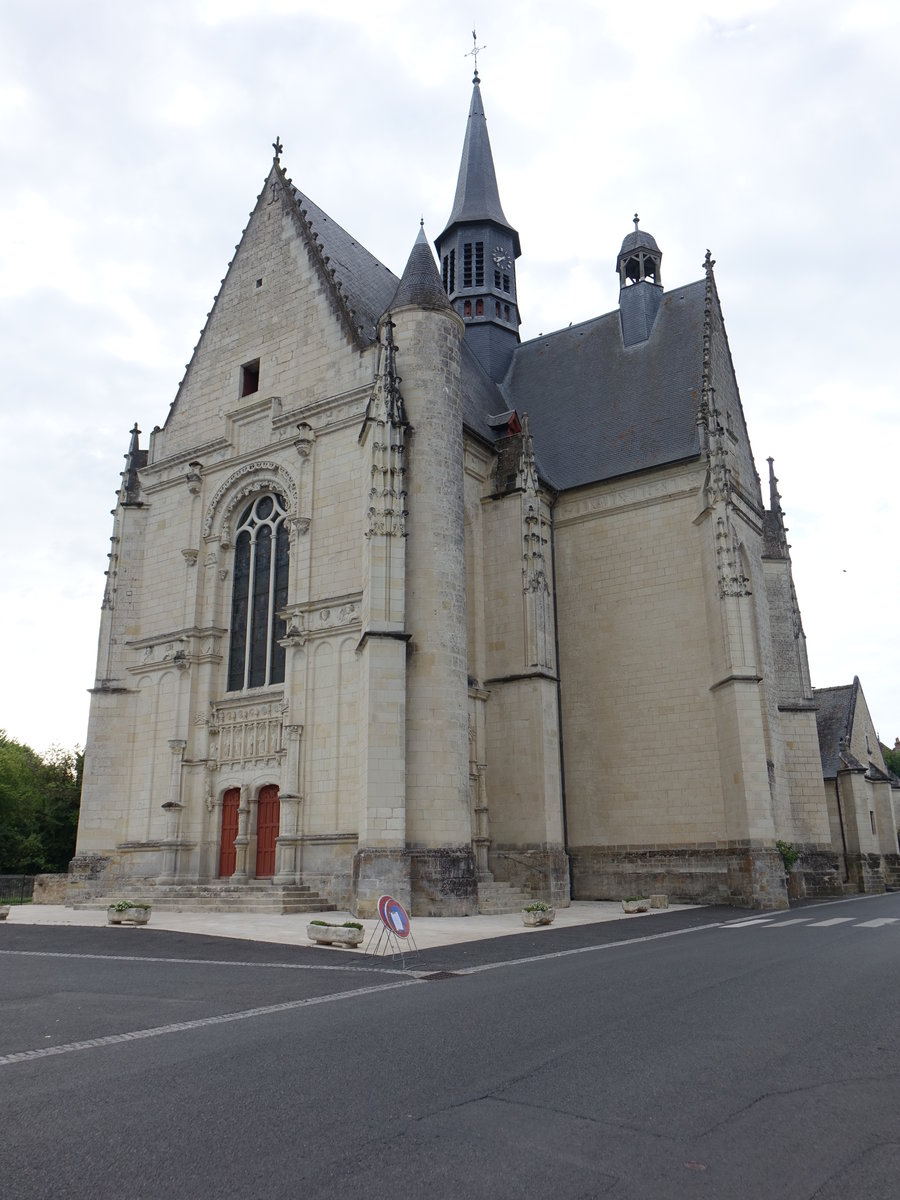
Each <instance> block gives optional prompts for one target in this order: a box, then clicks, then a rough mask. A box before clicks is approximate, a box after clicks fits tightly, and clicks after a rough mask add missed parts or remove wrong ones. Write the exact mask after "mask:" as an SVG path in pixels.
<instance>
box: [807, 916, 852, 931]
mask: <svg viewBox="0 0 900 1200" xmlns="http://www.w3.org/2000/svg"><path fill="white" fill-rule="evenodd" d="M852 921H853V917H832V918H831V920H830V921H813V923H812V925H810V929H826V928H827V927H828V926H829V925H846V924H847V923H848V922H852Z"/></svg>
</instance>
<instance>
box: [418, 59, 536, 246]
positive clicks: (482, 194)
mask: <svg viewBox="0 0 900 1200" xmlns="http://www.w3.org/2000/svg"><path fill="white" fill-rule="evenodd" d="M485 220H487V221H496V222H497V223H498V224H500V225H503V226H505V228H507V229H508V230H509V231H510V233H511V234H512V235H513V241H514V243H515V245H514V249H515V254H516V257H518V256H519V254H521V249H520V247H519V235H518V233H516V231H515V229H513V227H512V225H510V223H509V221H507V219H506V216H505V214H504V212H503V206H502V205H501V203H500V191H499V189H498V187H497V174H496V172H495V170H494V156H493V154H492V153H491V140H490V138H489V137H488V129H487V120H486V119H485V115H484V102H483V101H482V99H481V88H480V87H479V86H478V83H477V82H476V83H475V86H474V87H473V88H472V101H471V103H470V105H469V119H468V123H467V124H466V137H465V141H464V142H463V149H462V158H461V159H460V164H459V176H458V178H457V181H456V195H455V196H454V198H453V208H452V209H451V212H450V216H449V218H448V219H447V225H446V227H445V229H444V232H443V233H442V234H441V236H440V238H438V241H439V242H440V241H441V239H442V238H443V237H444V236H445V235H446V234H447V233H449V232H450V230H451V229H452V228H453V226H454V225H458V224H459V223H460V222H461V221H485Z"/></svg>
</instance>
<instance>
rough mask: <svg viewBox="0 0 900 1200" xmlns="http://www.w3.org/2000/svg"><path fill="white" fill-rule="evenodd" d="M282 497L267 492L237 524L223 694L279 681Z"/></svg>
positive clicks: (284, 568)
mask: <svg viewBox="0 0 900 1200" xmlns="http://www.w3.org/2000/svg"><path fill="white" fill-rule="evenodd" d="M284 518H285V504H284V498H283V497H282V496H279V495H277V494H272V493H266V494H263V495H261V496H257V498H256V499H255V500H254V501H253V503H252V504H249V505H248V506H247V508H246V509H245V510H244V512H243V514H242V515H241V519H240V521H239V522H238V526H237V530H236V537H235V544H234V576H233V584H232V592H231V641H230V645H229V654H228V691H229V692H236V691H241V690H242V689H244V688H256V687H267V686H269V685H270V684H275V683H284V647H283V646H280V645H279V644H278V643H279V639H280V638H283V637H284V632H285V623H284V621H283V620H281V619H279V617H278V613H279V612H280V611H281V610H282V609H283V608H284V606H285V605H286V604H287V598H288V565H289V552H288V531H287V527H286V525H285V520H284Z"/></svg>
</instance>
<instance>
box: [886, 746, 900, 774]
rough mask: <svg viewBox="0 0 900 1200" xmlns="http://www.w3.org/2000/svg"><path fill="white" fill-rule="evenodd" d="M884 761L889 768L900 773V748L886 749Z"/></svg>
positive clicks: (895, 772)
mask: <svg viewBox="0 0 900 1200" xmlns="http://www.w3.org/2000/svg"><path fill="white" fill-rule="evenodd" d="M884 761H885V763H886V764H887V769H888V770H889V771H893V772H894V774H895V775H900V750H885V752H884Z"/></svg>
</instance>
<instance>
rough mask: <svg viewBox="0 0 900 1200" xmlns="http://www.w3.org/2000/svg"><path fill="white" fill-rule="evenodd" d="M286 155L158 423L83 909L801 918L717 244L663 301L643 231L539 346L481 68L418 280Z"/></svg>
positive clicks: (119, 545) (771, 581) (123, 493)
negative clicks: (614, 297)
mask: <svg viewBox="0 0 900 1200" xmlns="http://www.w3.org/2000/svg"><path fill="white" fill-rule="evenodd" d="M280 155H281V147H280V144H278V145H276V155H275V159H274V161H273V164H272V167H271V170H270V172H269V175H268V178H267V179H266V182H265V186H264V187H263V190H262V192H261V193H260V195H259V197H258V200H257V202H256V206H255V208H254V209H253V212H252V214H251V216H250V220H249V223H248V225H247V228H246V229H245V231H244V234H243V236H242V238H241V241H240V244H239V246H238V248H237V251H236V253H235V256H234V259H233V261H232V262H231V264H230V265H229V268H228V271H227V274H226V276H225V279H224V281H223V283H222V286H221V289H220V291H219V294H218V296H217V297H216V300H215V303H214V305H213V308H212V310H211V312H210V314H209V316H208V319H207V323H206V326H205V328H204V329H203V332H202V334H201V337H200V341H199V343H198V345H197V347H196V349H195V351H194V354H193V357H192V359H191V362H190V365H189V366H188V368H187V371H186V374H185V376H184V378H183V380H182V382H181V385H180V387H179V389H178V392H177V394H176V397H175V400H174V401H173V403H172V405H171V407H170V411H169V414H168V416H167V418H166V421H165V423H164V424H163V425H162V426H161V427H159V426H158V427H157V428H155V429H154V430H153V431H152V433H151V434H150V438H149V446H148V447H146V448H142V447H141V445H140V435H139V431H138V430H137V427H135V429H134V430H133V432H132V440H131V445H130V448H129V451H128V454H127V456H126V469H125V471H124V473H123V477H122V486H121V489H120V491H119V495H118V503H117V505H116V509H115V513H114V524H113V536H112V543H111V552H110V556H109V558H110V562H109V571H108V573H107V585H106V591H105V595H104V599H103V606H102V617H101V629H100V642H99V655H98V667H97V678H96V681H95V685H94V687H93V689H92V704H91V716H90V726H89V732H88V739H87V750H86V762H85V780H84V791H83V798H82V808H81V821H80V826H79V835H78V849H77V854H76V858H75V860H74V861H73V863H72V867H71V869H70V887H69V895H70V899H78V898H83V897H85V896H106V895H109V894H111V893H113V892H116V893H118V894H123V893H125V892H128V891H131V892H133V893H146V892H148V891H150V890H151V889H152V890H154V891H155V893H156V894H157V895H162V894H163V893H164V892H165V891H166V889H168V890H169V891H171V892H172V893H173V894H176V895H178V894H180V895H184V896H188V895H189V894H190V892H191V889H192V888H193V889H198V888H205V889H207V890H215V889H219V890H220V891H221V892H222V893H223V894H225V893H227V894H228V895H229V896H231V897H232V898H234V897H235V896H237V897H238V899H240V897H241V896H246V897H247V899H248V902H249V900H250V898H251V897H252V896H253V895H258V894H259V893H260V891H261V890H264V891H266V893H267V895H269V896H270V897H271V896H275V897H278V896H287V895H293V894H295V893H296V892H297V891H298V890H299V889H301V888H307V889H311V891H312V892H313V893H317V894H318V896H320V897H322V898H324V899H326V900H328V901H329V902H331V903H334V904H336V905H339V906H341V907H347V908H350V909H351V910H352V911H354V912H356V913H358V914H359V915H367V916H368V915H372V914H373V913H374V908H375V903H376V901H377V899H378V897H379V895H381V894H382V893H383V892H390V893H392V894H394V895H395V896H397V898H398V899H400V900H401V901H402V902H403V903H404V904H406V905H407V906H409V907H410V908H411V911H412V912H413V914H422V915H424V914H469V913H474V912H476V911H478V910H479V908H481V909H482V910H487V909H491V908H494V909H496V908H498V907H499V908H502V907H504V906H507V907H517V906H519V904H520V903H521V896H522V894H523V893H524V894H526V895H528V896H531V897H540V898H544V899H547V900H549V901H551V902H552V903H554V904H556V905H566V904H568V903H569V900H570V898H576V899H579V898H581V899H588V898H615V897H619V896H625V895H631V894H637V893H640V892H642V891H650V890H652V891H667V892H668V893H669V894H670V895H671V896H672V897H673V898H677V899H682V900H696V901H720V902H730V903H735V904H739V905H749V906H753V907H762V908H778V907H783V906H784V905H785V904H786V903H787V888H786V882H785V874H784V869H783V863H782V858H781V855H780V854H779V851H778V849H777V847H776V842H777V841H779V840H782V841H786V842H789V843H791V844H792V845H794V846H795V847H796V848H797V849H799V850H801V851H802V852H803V853H802V858H801V860H800V865H799V867H798V868H797V869H795V872H794V875H793V877H792V887H794V888H796V889H799V890H801V891H803V892H805V893H806V894H815V895H822V894H839V893H841V892H842V891H843V890H844V889H845V888H846V887H847V886H848V879H849V878H850V876H849V875H848V873H847V870H846V861H845V860H846V846H841V845H838V844H836V841H835V833H834V831H835V828H836V822H835V820H834V814H831V815H830V812H829V804H828V802H827V801H826V794H825V784H824V781H823V768H822V759H821V758H820V748H819V740H818V735H817V725H816V702H815V698H814V695H813V692H812V689H811V686H810V678H809V669H808V665H807V657H806V647H805V643H804V636H803V629H802V624H801V621H800V613H799V609H798V605H797V598H796V595H795V591H794V586H793V581H792V576H791V560H790V552H789V547H788V544H787V540H786V536H785V526H784V520H783V514H782V510H781V502H780V497H779V493H778V487H777V481H776V479H775V476H774V473H773V471H772V464H771V462H770V466H769V482H768V489H767V490H768V495H767V497H766V498H764V497H763V494H762V490H761V486H760V481H759V477H758V475H757V472H756V469H755V466H754V460H753V457H752V453H751V449H750V444H749V440H748V437H747V431H746V427H745V423H744V417H743V411H742V408H741V401H740V396H739V393H738V388H737V383H736V380H735V375H734V370H733V367H732V363H731V357H730V353H729V349H728V340H727V336H726V333H725V326H724V323H723V318H722V311H721V307H720V304H719V298H718V294H717V290H716V282H715V276H714V271H713V262H712V260H711V259H710V257H709V255H708V254H707V260H706V264H705V269H704V274H703V277H702V278H701V279H699V280H698V281H697V282H694V283H690V284H688V285H686V286H683V287H679V288H676V289H674V290H670V291H664V290H663V287H662V283H661V258H662V254H661V252H660V250H659V247H658V246H657V244H656V242H655V240H654V239H653V238H652V237H651V236H650V235H649V234H647V233H646V232H645V231H644V230H642V229H640V228H639V223H638V222H637V220H636V221H635V229H634V231H633V232H631V233H629V234H628V236H627V237H626V238H625V240H624V242H623V244H622V247H621V251H620V253H619V256H618V259H617V262H616V270H617V272H618V275H619V283H620V297H619V300H620V302H619V307H618V308H617V309H615V310H613V311H612V312H609V313H607V314H605V315H603V316H601V317H598V318H596V319H594V320H591V321H587V322H584V323H583V324H581V325H578V326H574V327H569V328H567V329H563V330H561V331H559V332H557V333H554V334H550V335H547V336H544V335H540V336H539V337H538V338H536V339H533V340H532V341H530V342H526V343H521V342H520V340H519V334H518V326H519V307H518V305H519V298H518V293H517V287H516V269H515V264H516V259H517V258H518V257H519V254H520V245H519V236H518V233H517V232H516V230H515V229H514V227H513V226H512V225H511V224H510V223H509V221H508V220H507V218H506V216H505V214H504V212H503V209H502V207H501V204H500V198H499V191H498V187H497V181H496V177H495V172H494V165H493V160H492V156H491V148H490V142H489V139H488V133H487V125H486V121H485V117H484V109H483V106H482V99H481V91H480V86H479V81H478V77H477V75H476V79H475V82H474V88H473V95H472V102H471V106H470V111H469V117H468V124H467V130H466V135H465V142H464V146H463V153H462V160H461V165H460V173H459V181H458V185H457V190H456V195H455V198H454V201H453V206H452V209H451V215H450V218H449V220H448V223H447V226H446V228H445V229H444V231H443V232H442V233H441V235H440V237H439V238H438V239H437V242H436V248H437V261H436V260H435V256H434V254H433V252H432V249H431V247H430V245H429V243H428V241H427V240H426V238H425V234H424V230H420V232H419V236H418V238H417V239H416V242H415V244H414V246H413V249H412V253H411V255H410V258H409V261H408V263H407V266H406V269H405V270H404V272H403V274H402V276H401V277H400V278H399V279H398V278H397V277H396V276H395V275H393V274H392V273H391V272H390V271H389V270H388V269H387V268H386V267H385V266H384V265H383V264H381V263H380V262H378V261H377V260H376V259H375V258H374V257H373V256H372V255H371V254H369V253H368V251H366V250H365V249H364V248H363V247H362V246H361V245H360V244H359V243H358V242H357V241H356V239H355V238H354V237H353V236H352V235H351V234H350V233H348V232H346V231H345V230H344V229H342V228H341V227H340V226H339V225H337V224H336V223H335V222H334V220H333V219H332V218H331V217H330V216H329V215H328V214H326V213H324V212H323V211H322V210H321V209H320V208H318V207H317V206H316V205H315V203H314V202H313V201H312V200H311V199H310V198H309V197H307V196H306V195H305V194H304V193H302V192H300V191H299V190H298V188H297V187H296V186H294V184H293V183H292V181H291V180H290V179H289V178H288V177H287V176H286V174H285V171H284V169H283V167H282V164H281V157H280ZM611 265H612V264H611ZM882 766H883V763H882ZM882 791H884V789H883V788H882ZM848 794H849V793H848ZM885 796H886V797H887V798H886V799H885ZM885 796H882V798H881V807H882V809H883V810H884V811H883V819H884V822H885V823H887V822H888V821H889V820H890V822H891V823H892V830H891V831H890V834H888V831H887V830H885V835H884V838H883V839H882V841H883V843H884V845H883V846H882V847H881V849H882V850H883V851H884V853H885V854H887V853H888V846H889V844H890V846H892V848H893V851H894V852H895V851H896V849H897V846H896V824H897V822H896V812H895V808H896V804H895V800H896V796H897V792H896V790H894V791H891V788H890V786H889V787H888V790H887V792H885ZM865 852H866V853H867V854H868V855H869V858H870V859H871V855H872V854H873V853H875V851H873V850H872V849H871V847H869V846H868V845H867V846H866V851H865ZM842 855H843V856H844V858H843V859H842ZM895 857H896V855H895ZM867 861H868V860H867ZM869 865H870V866H871V863H870V864H869ZM889 867H890V864H888V866H887V867H885V870H888V869H889ZM879 872H880V874H879ZM853 879H854V880H855V883H856V884H859V886H872V887H878V886H882V887H883V886H884V882H885V874H884V871H882V870H881V866H880V864H879V866H878V870H876V871H875V872H874V873H873V872H872V870H867V872H866V873H862V872H861V871H857V872H856V874H855V875H854V876H853ZM896 882H900V880H896Z"/></svg>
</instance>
